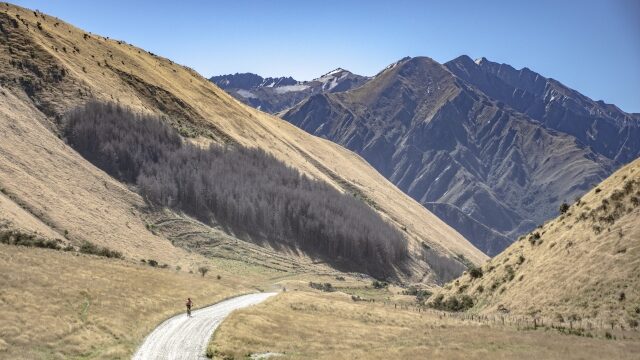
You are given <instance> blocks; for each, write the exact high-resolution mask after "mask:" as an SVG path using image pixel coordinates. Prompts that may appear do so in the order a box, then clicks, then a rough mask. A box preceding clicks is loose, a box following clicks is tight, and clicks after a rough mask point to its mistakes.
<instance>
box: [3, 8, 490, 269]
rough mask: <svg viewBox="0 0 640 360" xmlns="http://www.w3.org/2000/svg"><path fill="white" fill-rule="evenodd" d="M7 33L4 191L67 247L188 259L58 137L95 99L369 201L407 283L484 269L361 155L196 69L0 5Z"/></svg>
mask: <svg viewBox="0 0 640 360" xmlns="http://www.w3.org/2000/svg"><path fill="white" fill-rule="evenodd" d="M0 24H1V28H0V37H2V41H1V42H0V74H1V75H2V76H0V90H1V92H0V112H1V118H2V119H3V120H2V121H0V132H2V133H3V136H4V139H5V141H3V142H2V144H0V152H2V154H3V156H2V157H1V158H0V170H2V171H0V186H1V187H3V188H4V189H5V190H6V192H7V194H8V198H9V199H11V201H12V202H13V203H15V204H19V206H20V207H21V208H23V209H25V210H26V212H27V213H28V214H30V216H33V217H35V218H36V219H37V220H39V221H40V222H41V223H42V224H41V225H42V226H46V227H48V228H49V230H50V231H53V232H55V233H56V234H58V235H59V236H60V237H64V238H66V239H68V240H69V241H72V242H76V243H77V242H80V241H83V240H88V241H91V242H94V243H96V244H98V245H101V246H109V247H112V248H114V249H115V250H118V251H121V252H123V253H124V254H125V256H127V257H132V258H144V257H151V256H153V258H157V259H159V260H162V261H164V262H168V263H176V262H179V261H180V259H181V258H182V257H184V256H187V254H185V253H183V252H181V251H175V248H174V247H173V246H172V244H171V242H170V241H168V239H166V238H165V237H163V236H162V234H159V235H158V234H154V233H152V232H151V231H149V229H148V224H147V223H146V220H145V219H146V217H148V216H153V215H151V214H148V213H146V210H145V206H144V202H143V201H142V199H141V198H140V197H139V196H138V195H136V194H135V193H133V192H131V191H130V190H129V189H128V188H126V187H125V186H123V185H121V184H120V183H118V182H116V181H114V180H113V179H112V178H110V177H108V176H107V175H106V174H104V173H103V172H102V171H99V170H98V169H96V168H95V167H93V166H92V165H90V164H89V163H87V162H86V161H85V160H84V159H82V158H81V157H80V156H78V154H77V153H75V152H74V151H72V150H71V149H69V148H68V147H67V146H66V145H65V144H64V143H63V142H62V141H61V140H60V139H59V138H58V137H57V136H56V134H59V132H60V124H59V121H60V119H61V118H62V116H63V115H64V114H65V113H66V112H67V111H69V110H70V109H72V108H75V107H77V106H79V105H81V104H84V103H86V102H87V101H88V100H90V99H97V100H104V101H114V102H118V103H120V104H122V105H126V106H129V107H132V108H134V109H137V110H140V111H144V112H148V113H153V114H159V115H165V116H167V117H168V119H169V121H170V123H171V125H172V126H174V127H175V128H176V129H178V131H179V132H180V133H181V134H182V135H184V136H187V137H189V138H190V139H191V140H192V141H194V142H196V143H198V144H207V143H211V142H215V143H220V144H234V143H238V144H242V145H245V146H249V147H259V148H261V149H264V150H266V151H268V152H270V153H271V154H273V155H274V156H275V157H276V158H278V159H280V160H282V161H284V162H285V163H287V164H289V165H291V166H293V167H295V168H296V169H298V170H300V171H302V172H304V173H306V174H307V175H309V176H311V177H313V178H316V179H320V180H324V181H327V182H328V183H330V184H332V185H333V186H335V187H336V188H338V189H340V190H341V191H344V192H347V193H352V194H354V195H356V196H358V197H359V198H361V199H364V200H365V201H367V202H368V203H369V204H370V205H371V206H372V207H374V208H375V209H376V210H377V211H378V212H379V213H380V214H382V216H383V217H385V218H386V219H388V220H389V221H390V222H391V223H392V224H393V226H394V227H396V228H397V229H401V230H402V232H403V233H404V234H405V235H406V236H407V237H408V239H409V240H410V242H409V250H410V253H411V259H412V261H411V263H410V264H409V266H408V268H409V271H408V274H404V277H405V278H406V279H407V280H409V281H424V282H435V281H441V280H443V279H447V278H451V277H452V276H454V275H455V274H456V273H458V272H460V271H461V270H462V269H463V265H462V263H463V262H462V261H460V260H459V259H460V255H461V256H464V258H465V259H467V260H469V261H471V262H474V263H476V264H479V263H481V262H482V261H484V260H485V259H486V257H485V256H484V255H483V254H482V253H481V252H479V251H478V250H477V249H475V248H474V247H473V246H472V245H471V244H470V243H469V242H468V241H466V240H465V239H464V238H463V237H462V236H461V235H460V234H458V233H457V232H456V231H455V230H453V229H451V228H450V227H449V226H447V225H446V224H444V223H443V222H442V221H440V220H439V219H438V218H437V217H435V216H434V215H433V214H431V213H429V212H428V211H426V210H424V208H422V207H421V206H420V205H419V204H418V203H416V202H415V201H413V200H411V199H410V198H409V197H407V196H406V195H404V194H403V193H402V192H401V191H399V190H398V189H397V188H395V187H394V186H393V185H392V184H390V183H389V182H388V181H387V180H386V179H384V177H382V176H380V175H379V174H378V173H377V172H376V171H375V170H374V169H373V168H372V167H370V166H369V165H368V164H367V163H366V162H364V161H363V160H362V159H361V158H360V157H358V156H357V155H355V154H353V153H352V152H349V151H347V150H345V149H343V148H341V147H339V146H337V145H334V144H332V143H331V142H328V141H325V140H322V139H319V138H316V137H313V136H310V135H308V134H306V133H304V132H303V131H301V130H299V129H297V128H296V127H294V126H293V125H290V124H288V123H287V122H285V121H282V120H280V119H278V118H275V117H272V116H269V115H266V114H264V113H261V112H259V111H257V110H253V109H250V108H248V107H247V106H245V105H243V104H240V103H239V102H237V101H236V100H234V99H233V98H231V97H230V96H228V95H227V94H225V93H224V92H223V91H222V90H220V89H219V88H217V87H216V86H215V85H213V84H212V83H211V82H209V81H208V80H207V79H205V78H203V77H201V76H200V75H198V74H197V73H195V72H194V71H193V70H191V69H189V68H186V67H183V66H180V65H177V64H175V63H173V62H172V61H170V60H168V59H164V58H161V57H159V56H157V55H154V54H151V53H148V52H146V51H144V50H142V49H139V48H136V47H134V46H131V45H129V44H127V43H125V42H123V41H118V40H112V39H106V38H103V37H101V36H99V35H95V34H89V33H86V32H84V31H82V30H80V29H77V28H75V27H73V26H71V25H68V24H66V23H64V22H63V21H61V20H59V19H57V18H54V17H50V16H47V15H44V14H41V13H38V12H34V11H31V10H27V9H23V8H19V7H16V6H13V5H9V4H0ZM8 206H14V205H11V204H9V205H8ZM189 256H192V255H189ZM193 256H195V255H193Z"/></svg>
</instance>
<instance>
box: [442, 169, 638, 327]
mask: <svg viewBox="0 0 640 360" xmlns="http://www.w3.org/2000/svg"><path fill="white" fill-rule="evenodd" d="M475 274H476V276H475V277H472V276H471V275H470V274H465V275H463V276H461V277H460V278H459V279H457V280H455V281H453V282H451V283H449V284H448V285H447V286H445V288H444V289H443V291H442V292H441V293H440V294H441V295H442V297H441V298H440V299H441V300H442V301H443V302H445V303H446V302H447V301H448V299H449V298H450V297H452V296H453V297H458V298H460V297H461V296H463V295H468V296H470V297H471V298H472V299H473V301H474V304H475V307H474V308H473V311H480V312H495V311H497V310H500V311H503V312H510V313H512V314H517V315H532V316H542V317H546V318H547V319H549V318H551V319H553V320H554V321H556V322H559V321H562V320H563V319H564V320H565V321H567V322H568V321H569V320H572V319H573V321H575V320H576V319H578V320H579V319H583V318H587V319H588V318H599V319H601V320H603V321H604V324H605V326H606V325H609V324H610V323H611V324H614V325H615V326H620V325H622V326H624V327H630V326H631V327H633V326H635V327H637V326H638V325H637V324H638V321H640V159H637V160H635V161H633V162H632V163H630V164H629V165H627V166H625V167H623V168H622V169H620V170H618V171H617V172H615V173H614V174H613V175H611V176H610V177H609V178H607V179H606V180H605V181H603V182H602V183H600V184H598V185H597V186H596V187H594V188H593V189H592V190H591V191H589V192H588V193H587V194H585V195H584V196H583V197H582V198H581V199H579V200H578V201H577V202H575V203H573V204H572V205H571V206H570V207H568V208H567V209H566V212H565V213H564V214H562V215H560V216H559V217H557V218H556V219H553V220H551V221H549V222H547V223H546V224H544V225H543V226H541V227H540V228H538V229H535V230H534V231H533V232H532V233H530V234H528V235H527V236H523V237H522V238H521V239H520V240H518V241H517V242H516V243H514V244H513V245H511V246H510V247H508V248H507V249H506V250H505V251H504V252H503V253H502V254H500V255H498V256H496V257H495V258H493V259H492V260H491V261H489V262H488V263H486V264H484V265H483V266H482V274H479V273H478V272H475ZM437 297H438V296H437V295H435V296H434V297H433V298H432V300H431V301H432V302H433V301H434V300H436V298H437ZM634 324H635V325H634Z"/></svg>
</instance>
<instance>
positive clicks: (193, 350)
mask: <svg viewBox="0 0 640 360" xmlns="http://www.w3.org/2000/svg"><path fill="white" fill-rule="evenodd" d="M274 295H276V293H258V294H249V295H243V296H238V297H235V298H232V299H228V300H224V301H222V302H220V303H218V304H215V305H211V306H209V307H206V308H202V309H199V310H195V311H194V312H193V313H192V317H191V318H189V317H187V315H186V313H185V314H180V315H177V316H174V317H172V318H171V319H168V320H167V321H165V322H163V323H162V324H160V326H158V327H157V328H156V329H155V330H153V332H152V333H151V334H149V336H147V338H146V339H145V340H144V342H143V344H142V345H141V346H140V348H138V351H136V353H135V355H134V356H133V359H134V360H151V359H153V360H164V359H166V360H180V359H184V360H193V359H207V357H206V356H205V349H206V346H207V342H208V341H209V339H210V338H211V335H212V334H213V332H214V331H215V329H216V328H217V327H218V325H220V323H221V322H222V320H224V318H226V317H227V316H228V315H229V314H231V312H232V311H234V310H236V309H241V308H244V307H247V306H251V305H254V304H257V303H260V302H262V301H264V300H266V299H267V298H269V297H271V296H274Z"/></svg>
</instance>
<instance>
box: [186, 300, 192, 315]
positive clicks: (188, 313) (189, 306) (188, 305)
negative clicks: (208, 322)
mask: <svg viewBox="0 0 640 360" xmlns="http://www.w3.org/2000/svg"><path fill="white" fill-rule="evenodd" d="M185 305H187V316H188V317H191V307H192V306H193V301H191V298H187V303H186V304H185Z"/></svg>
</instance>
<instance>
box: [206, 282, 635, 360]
mask: <svg viewBox="0 0 640 360" xmlns="http://www.w3.org/2000/svg"><path fill="white" fill-rule="evenodd" d="M614 334H616V333H614ZM629 335H631V336H635V337H633V338H627V339H622V338H621V336H620V335H618V336H617V338H618V339H617V340H609V339H606V338H605V337H604V336H600V337H598V338H587V337H580V336H572V335H564V334H561V333H559V332H557V331H555V330H550V329H548V330H542V329H540V328H539V329H538V330H517V329H516V328H515V327H512V326H500V325H484V324H482V323H479V322H476V321H471V320H462V319H460V318H457V317H447V316H440V315H438V314H437V313H435V312H420V313H417V312H416V311H414V310H411V311H410V310H403V309H400V307H398V308H397V309H396V308H394V306H393V305H389V304H387V305H384V303H381V302H375V303H371V302H354V301H353V300H352V299H351V297H350V296H349V295H347V294H344V293H342V292H332V293H326V292H319V291H318V292H313V291H308V290H300V291H287V292H286V293H283V294H281V295H279V296H277V297H275V298H273V299H269V300H268V301H266V302H265V303H263V304H260V305H257V306H255V307H252V308H249V309H244V310H241V311H238V312H236V313H234V314H232V315H231V316H230V317H229V318H228V319H227V320H226V321H225V322H224V323H223V324H222V326H221V327H220V328H219V329H218V331H217V332H216V334H215V335H214V338H213V339H212V342H211V343H210V344H209V353H210V354H212V355H214V358H217V359H244V358H246V357H247V356H248V355H250V354H261V353H267V352H275V353H281V354H283V355H282V356H281V357H277V359H420V358H424V357H425V356H427V355H428V357H429V358H430V359H488V358H509V359H598V358H603V359H604V358H607V359H614V358H615V359H632V358H634V357H635V355H636V354H638V352H639V351H640V341H638V334H637V333H631V334H629V333H627V335H626V336H627V337H628V336H629ZM614 336H615V335H614Z"/></svg>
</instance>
